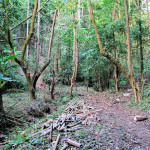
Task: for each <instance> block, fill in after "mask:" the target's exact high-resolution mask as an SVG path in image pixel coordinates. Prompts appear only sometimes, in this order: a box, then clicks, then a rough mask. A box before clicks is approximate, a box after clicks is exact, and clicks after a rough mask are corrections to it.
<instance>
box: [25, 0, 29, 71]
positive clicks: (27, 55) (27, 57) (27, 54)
mask: <svg viewBox="0 0 150 150" xmlns="http://www.w3.org/2000/svg"><path fill="white" fill-rule="evenodd" d="M29 3H30V0H28V1H27V18H28V17H29ZM28 34H29V20H27V33H26V37H27V36H28ZM28 60H29V45H28V46H27V52H26V61H27V68H28Z"/></svg>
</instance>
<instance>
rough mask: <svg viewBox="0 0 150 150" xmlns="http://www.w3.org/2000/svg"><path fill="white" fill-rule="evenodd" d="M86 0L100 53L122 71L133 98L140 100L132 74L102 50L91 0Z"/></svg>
mask: <svg viewBox="0 0 150 150" xmlns="http://www.w3.org/2000/svg"><path fill="white" fill-rule="evenodd" d="M88 1H89V6H90V12H91V17H92V21H93V25H94V28H95V33H96V37H97V41H98V45H99V49H100V53H101V54H102V55H103V56H104V57H106V58H107V59H109V60H110V61H111V62H112V63H113V64H114V65H116V66H117V67H118V68H119V69H120V71H121V72H122V73H123V75H124V77H125V78H126V79H127V80H128V81H129V82H130V84H131V86H132V89H133V91H134V96H135V100H136V102H137V101H138V100H140V98H141V94H140V90H139V87H138V84H137V83H136V81H135V79H134V75H133V74H128V73H127V71H126V69H125V68H124V67H123V65H122V64H121V63H120V62H119V61H118V60H116V59H115V58H114V57H112V56H111V55H109V54H108V53H106V52H104V51H103V47H102V44H101V39H100V37H99V33H98V30H97V26H96V22H95V19H94V14H93V11H92V5H91V1H90V0H88ZM126 8H127V7H126ZM130 69H131V68H130ZM130 71H131V70H130Z"/></svg>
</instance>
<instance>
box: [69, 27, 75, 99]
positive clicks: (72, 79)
mask: <svg viewBox="0 0 150 150" xmlns="http://www.w3.org/2000/svg"><path fill="white" fill-rule="evenodd" d="M73 33H74V42H73V74H72V77H71V86H70V98H71V97H72V90H73V85H74V82H75V81H74V80H75V74H76V31H75V28H73Z"/></svg>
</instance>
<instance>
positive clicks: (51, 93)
mask: <svg viewBox="0 0 150 150" xmlns="http://www.w3.org/2000/svg"><path fill="white" fill-rule="evenodd" d="M54 91H55V71H54V70H53V79H52V83H51V90H50V95H51V99H52V100H54V99H55V95H54Z"/></svg>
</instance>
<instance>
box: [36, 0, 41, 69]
mask: <svg viewBox="0 0 150 150" xmlns="http://www.w3.org/2000/svg"><path fill="white" fill-rule="evenodd" d="M40 5H41V3H40V0H38V10H40ZM39 52H40V11H39V12H38V20H37V49H36V71H37V70H38V66H39Z"/></svg>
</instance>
